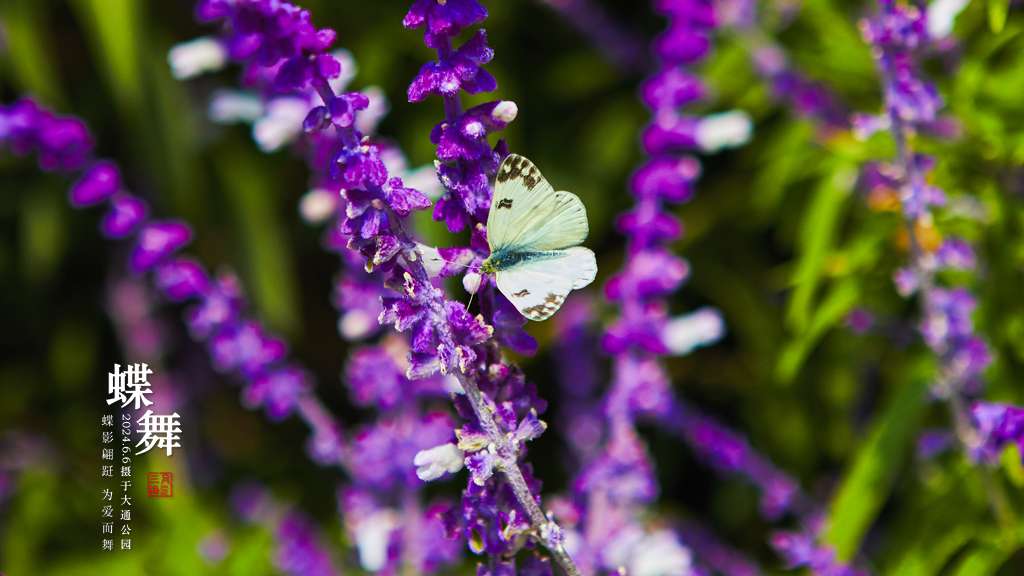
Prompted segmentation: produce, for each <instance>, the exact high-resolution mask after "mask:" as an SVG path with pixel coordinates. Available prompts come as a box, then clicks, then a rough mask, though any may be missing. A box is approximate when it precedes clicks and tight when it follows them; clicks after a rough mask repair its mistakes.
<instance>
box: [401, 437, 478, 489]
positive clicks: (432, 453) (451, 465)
mask: <svg viewBox="0 0 1024 576" xmlns="http://www.w3.org/2000/svg"><path fill="white" fill-rule="evenodd" d="M465 458H466V455H465V453H463V452H462V450H459V448H458V447H457V446H456V445H455V444H441V445H440V446H434V447H433V448H431V449H429V450H420V451H419V452H417V453H416V457H415V458H414V459H413V461H412V463H413V464H414V465H416V466H418V468H416V476H418V477H419V479H420V480H423V481H424V482H430V481H431V480H437V479H438V478H440V477H441V476H442V475H443V474H444V473H445V472H450V473H452V474H454V473H456V472H458V471H459V470H462V466H463V460H465Z"/></svg>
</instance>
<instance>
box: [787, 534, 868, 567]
mask: <svg viewBox="0 0 1024 576" xmlns="http://www.w3.org/2000/svg"><path fill="white" fill-rule="evenodd" d="M771 544H772V547H773V548H775V551H776V552H778V553H779V554H780V555H781V556H782V557H783V558H784V559H785V560H786V567H787V568H799V567H802V566H806V567H808V568H809V569H810V570H811V571H813V572H814V573H815V574H821V575H827V576H867V572H865V571H863V570H858V569H855V568H852V567H850V566H848V565H846V564H843V563H841V562H839V561H837V560H836V558H835V555H836V553H835V550H833V549H831V548H826V547H821V546H818V544H817V543H816V542H815V539H814V537H813V536H812V535H809V534H804V533H799V532H776V533H775V535H774V536H772V540H771Z"/></svg>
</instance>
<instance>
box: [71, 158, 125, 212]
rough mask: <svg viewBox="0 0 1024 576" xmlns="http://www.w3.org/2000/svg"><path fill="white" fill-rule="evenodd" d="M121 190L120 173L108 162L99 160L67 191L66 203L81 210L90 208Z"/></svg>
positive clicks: (115, 166) (114, 165)
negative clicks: (86, 207) (85, 207)
mask: <svg viewBox="0 0 1024 576" xmlns="http://www.w3.org/2000/svg"><path fill="white" fill-rule="evenodd" d="M120 189H121V171H120V170H118V168H117V165H116V164H114V163H113V162H110V161H109V160H101V161H99V162H96V163H95V164H93V165H92V167H90V168H89V169H88V170H87V171H86V172H85V174H83V175H82V177H81V178H80V179H79V180H78V181H77V182H75V183H74V184H72V185H71V189H70V190H68V201H69V202H70V203H71V205H72V206H74V207H76V208H81V207H83V206H92V205H93V204H98V203H100V202H102V201H103V200H105V199H107V198H109V197H110V196H112V195H113V194H114V192H117V191H118V190H120Z"/></svg>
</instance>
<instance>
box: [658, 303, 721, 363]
mask: <svg viewBox="0 0 1024 576" xmlns="http://www.w3.org/2000/svg"><path fill="white" fill-rule="evenodd" d="M724 335H725V322H724V321H723V320H722V314H721V313H720V312H719V311H718V310H716V309H715V308H712V307H710V306H705V307H704V308H700V309H698V310H697V311H695V312H691V313H690V314H685V315H683V316H677V317H675V318H673V319H672V320H669V321H668V323H667V324H665V328H664V329H663V331H662V334H661V337H662V341H663V342H664V343H665V346H666V347H667V348H668V349H669V351H670V352H671V354H672V355H673V356H684V355H686V354H689V353H690V352H692V351H693V350H694V349H695V348H697V347H699V346H707V345H708V344H713V343H715V342H718V341H719V340H721V338H722V336H724Z"/></svg>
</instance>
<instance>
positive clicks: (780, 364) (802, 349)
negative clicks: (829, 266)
mask: <svg viewBox="0 0 1024 576" xmlns="http://www.w3.org/2000/svg"><path fill="white" fill-rule="evenodd" d="M859 301H860V286H859V285H858V283H857V279H856V278H846V279H843V280H842V281H840V282H837V283H836V284H835V285H834V287H833V288H832V290H831V291H829V293H828V295H826V296H825V297H824V299H823V300H822V303H821V306H819V307H818V309H817V310H816V311H815V312H814V318H812V319H811V321H810V323H809V325H808V327H807V330H805V331H804V332H803V333H802V334H800V335H799V336H797V337H796V338H794V339H793V340H790V341H789V342H787V343H786V344H785V345H784V346H783V348H782V351H781V352H779V356H778V359H777V361H776V364H775V381H776V383H778V384H780V385H784V386H788V385H789V384H791V383H792V382H793V379H794V378H796V376H797V374H798V373H799V372H800V369H801V368H802V367H803V364H804V361H805V360H806V359H807V356H808V354H810V353H811V350H812V349H813V348H814V346H815V345H816V344H817V343H818V341H820V340H821V338H822V337H823V336H824V335H825V332H827V331H828V329H829V328H832V327H834V326H837V325H838V324H839V323H840V322H841V321H842V320H843V318H844V317H845V316H846V313H847V312H849V311H850V309H851V308H853V307H854V305H856V304H857V302H859Z"/></svg>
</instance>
